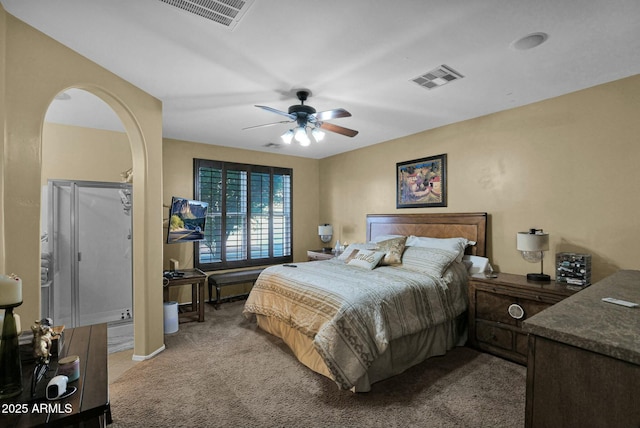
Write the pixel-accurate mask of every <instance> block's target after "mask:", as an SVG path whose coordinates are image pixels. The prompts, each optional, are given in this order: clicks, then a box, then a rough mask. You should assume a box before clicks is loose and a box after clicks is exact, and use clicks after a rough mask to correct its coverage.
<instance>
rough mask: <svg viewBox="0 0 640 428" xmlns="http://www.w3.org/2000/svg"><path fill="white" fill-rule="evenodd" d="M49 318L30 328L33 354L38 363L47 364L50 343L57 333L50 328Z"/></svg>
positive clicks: (37, 322) (49, 355)
mask: <svg viewBox="0 0 640 428" xmlns="http://www.w3.org/2000/svg"><path fill="white" fill-rule="evenodd" d="M52 322H53V321H52V320H51V318H43V319H41V320H40V321H37V320H36V322H35V324H34V325H32V326H31V331H33V353H34V356H35V357H36V358H37V359H38V360H39V362H40V363H44V364H49V358H50V357H51V343H52V340H53V338H54V337H55V336H57V333H56V332H54V331H53V328H52V327H51V324H52Z"/></svg>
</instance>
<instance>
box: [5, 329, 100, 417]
mask: <svg viewBox="0 0 640 428" xmlns="http://www.w3.org/2000/svg"><path fill="white" fill-rule="evenodd" d="M67 355H77V356H78V357H79V359H80V377H79V379H78V380H76V381H73V382H69V384H68V386H69V387H75V388H77V390H76V392H75V393H73V395H70V396H69V397H67V398H63V399H60V400H55V401H48V400H47V399H46V398H45V391H46V386H47V383H48V382H49V380H51V378H52V377H53V376H55V375H56V371H57V367H58V364H57V361H58V359H60V358H63V357H65V356H67ZM33 368H34V361H33V359H31V361H29V360H27V361H23V364H22V379H23V380H22V385H23V392H22V395H20V396H18V397H15V398H13V399H8V400H3V401H0V406H1V412H0V427H6V428H9V427H35V426H52V427H67V426H80V427H86V426H92V427H104V426H106V424H107V423H108V422H109V421H110V418H111V413H110V408H109V382H108V373H107V325H106V324H96V325H92V326H86V327H77V328H72V329H67V330H65V331H64V345H63V347H62V350H61V352H60V355H59V356H58V357H52V358H51V363H50V365H49V369H50V371H49V373H48V374H47V375H46V376H45V377H44V378H43V379H42V381H41V382H40V383H38V387H37V389H36V394H35V396H34V397H31V380H32V372H33Z"/></svg>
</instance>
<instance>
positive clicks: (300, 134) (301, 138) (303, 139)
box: [294, 126, 311, 146]
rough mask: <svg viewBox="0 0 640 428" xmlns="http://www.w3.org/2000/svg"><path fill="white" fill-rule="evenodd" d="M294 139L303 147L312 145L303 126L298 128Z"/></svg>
mask: <svg viewBox="0 0 640 428" xmlns="http://www.w3.org/2000/svg"><path fill="white" fill-rule="evenodd" d="M294 138H295V139H296V141H297V142H298V143H300V145H301V146H308V145H309V144H310V143H311V140H310V139H309V136H308V135H307V131H306V130H305V129H304V128H303V127H302V126H300V127H298V128H296V130H295V135H294Z"/></svg>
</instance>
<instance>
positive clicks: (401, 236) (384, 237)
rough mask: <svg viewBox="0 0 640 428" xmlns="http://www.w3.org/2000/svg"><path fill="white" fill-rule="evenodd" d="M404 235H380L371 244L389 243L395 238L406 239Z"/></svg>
mask: <svg viewBox="0 0 640 428" xmlns="http://www.w3.org/2000/svg"><path fill="white" fill-rule="evenodd" d="M404 237H405V236H404V235H379V236H376V237H375V238H373V239H372V240H371V241H370V242H375V243H378V242H382V241H387V240H389V239H394V238H404Z"/></svg>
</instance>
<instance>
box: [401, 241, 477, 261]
mask: <svg viewBox="0 0 640 428" xmlns="http://www.w3.org/2000/svg"><path fill="white" fill-rule="evenodd" d="M405 245H406V246H407V247H426V248H441V249H443V250H449V251H455V252H456V254H457V256H456V261H458V262H461V261H462V257H464V250H465V249H466V248H467V247H468V246H469V245H476V243H475V241H469V240H468V239H466V238H427V237H424V236H414V235H411V236H409V237H408V238H407V242H406V243H405Z"/></svg>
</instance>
